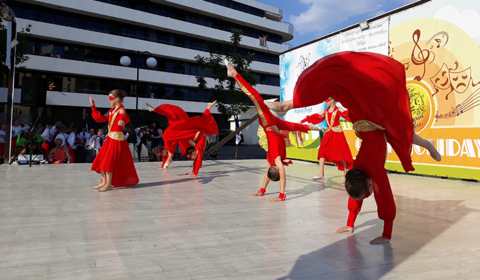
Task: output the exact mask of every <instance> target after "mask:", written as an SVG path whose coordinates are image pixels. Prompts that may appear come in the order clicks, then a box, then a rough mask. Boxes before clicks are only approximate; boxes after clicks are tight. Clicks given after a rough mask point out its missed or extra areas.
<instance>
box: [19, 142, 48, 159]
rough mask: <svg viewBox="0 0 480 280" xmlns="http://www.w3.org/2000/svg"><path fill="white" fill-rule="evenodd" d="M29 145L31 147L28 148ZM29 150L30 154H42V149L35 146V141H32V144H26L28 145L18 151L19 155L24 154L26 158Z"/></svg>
mask: <svg viewBox="0 0 480 280" xmlns="http://www.w3.org/2000/svg"><path fill="white" fill-rule="evenodd" d="M30 146H31V148H30ZM30 151H31V152H32V155H43V150H42V149H41V148H39V147H38V146H37V143H36V142H33V143H32V145H30V144H28V146H27V147H25V148H24V149H23V150H22V151H21V152H20V155H24V156H26V157H27V158H28V156H29V155H30ZM12 158H13V157H12Z"/></svg>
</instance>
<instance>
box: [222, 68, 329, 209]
mask: <svg viewBox="0 0 480 280" xmlns="http://www.w3.org/2000/svg"><path fill="white" fill-rule="evenodd" d="M225 64H226V65H227V70H228V72H227V73H228V76H229V77H232V78H233V79H235V81H236V82H237V84H238V85H239V87H240V89H242V91H243V92H244V93H245V94H246V95H247V96H248V97H249V98H250V100H252V102H253V104H254V105H255V108H256V109H257V112H258V114H259V118H258V122H259V123H260V125H261V126H262V127H263V129H264V130H265V134H266V135H267V140H268V153H267V161H268V171H267V174H266V176H265V179H264V180H263V186H262V188H260V189H259V190H258V192H257V193H254V194H252V196H262V195H264V194H265V189H266V188H267V185H268V183H269V182H270V180H272V181H280V195H279V196H278V197H277V198H273V199H270V200H269V201H282V200H285V198H286V197H287V195H286V194H285V186H286V183H287V177H286V174H285V168H284V165H289V164H290V163H292V162H291V161H290V162H284V160H286V158H287V151H286V147H285V138H286V137H287V136H288V133H289V132H290V131H302V132H308V131H309V130H320V128H318V127H317V126H314V125H312V124H308V125H304V124H298V123H291V122H287V121H284V120H282V119H279V118H277V117H275V116H273V114H272V112H270V110H269V109H268V107H267V106H266V105H265V104H264V101H263V99H262V97H261V96H260V94H259V93H258V92H257V91H256V90H255V89H254V88H252V87H251V86H250V85H249V84H248V83H247V82H246V81H245V80H244V79H243V78H242V76H240V74H238V73H237V71H236V70H235V68H233V65H231V64H230V63H229V62H228V61H227V60H225ZM280 130H284V132H283V133H282V132H280Z"/></svg>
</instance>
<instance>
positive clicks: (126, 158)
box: [90, 89, 139, 192]
mask: <svg viewBox="0 0 480 280" xmlns="http://www.w3.org/2000/svg"><path fill="white" fill-rule="evenodd" d="M125 96H127V93H126V92H124V91H122V90H119V89H115V90H112V91H111V92H110V93H109V95H108V99H109V100H110V105H111V106H112V107H113V108H112V109H110V111H108V113H106V114H105V115H102V114H100V112H99V111H98V110H97V108H96V107H95V101H93V98H92V97H91V96H90V104H91V106H92V117H93V119H94V120H95V121H96V122H99V123H100V122H108V134H107V138H106V139H105V142H104V143H103V146H102V148H101V149H100V152H99V153H98V155H97V157H96V158H95V160H94V161H93V164H92V170H94V171H96V172H97V173H100V174H101V175H102V182H101V183H100V185H98V186H95V187H94V188H95V189H98V191H100V192H104V191H108V190H111V189H112V187H113V186H115V187H129V186H134V185H136V184H138V181H139V180H138V176H137V171H136V170H135V165H134V164H133V158H132V154H131V153H130V149H129V147H128V144H127V141H126V140H125V135H124V134H123V132H122V127H123V126H124V125H126V124H127V123H129V122H130V118H129V117H128V115H127V112H126V110H125V109H124V107H123V105H122V102H123V98H124V97H125Z"/></svg>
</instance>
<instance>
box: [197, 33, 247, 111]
mask: <svg viewBox="0 0 480 280" xmlns="http://www.w3.org/2000/svg"><path fill="white" fill-rule="evenodd" d="M242 34H243V32H242V30H239V29H232V35H231V36H230V42H223V43H221V50H222V54H218V53H217V52H218V44H217V43H216V42H213V41H207V50H208V52H209V56H200V55H197V56H196V57H195V60H196V62H197V65H199V66H200V67H201V68H202V69H203V70H204V71H205V73H211V74H212V75H213V77H212V78H213V80H214V85H213V87H212V86H210V87H209V85H207V81H206V80H205V77H203V76H197V77H196V78H197V82H198V89H199V90H203V91H210V92H212V96H213V98H214V99H215V100H217V109H218V111H219V112H220V113H221V114H222V116H223V117H224V118H226V119H229V118H230V117H232V116H235V115H238V114H241V113H244V112H246V111H247V110H248V109H249V104H248V103H245V102H242V101H241V99H242V97H244V93H243V92H242V91H241V90H240V89H239V88H238V87H236V82H235V80H233V79H232V78H229V77H228V76H227V68H226V67H225V64H224V63H223V60H224V58H226V59H228V61H230V63H232V64H233V66H234V67H235V69H236V70H237V72H238V73H240V75H242V77H243V78H244V79H245V80H246V81H247V82H248V83H249V84H251V85H252V86H254V85H255V84H256V82H255V74H254V73H253V72H252V71H251V69H250V64H252V62H253V58H254V55H255V54H254V53H248V55H246V56H242V55H240V54H238V53H237V50H238V49H239V47H240V42H241V40H242V37H243V35H242Z"/></svg>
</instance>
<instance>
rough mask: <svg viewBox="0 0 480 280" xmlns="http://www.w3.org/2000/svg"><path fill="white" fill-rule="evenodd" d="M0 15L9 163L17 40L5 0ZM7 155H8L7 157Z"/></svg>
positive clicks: (13, 16)
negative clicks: (4, 27) (4, 47)
mask: <svg viewBox="0 0 480 280" xmlns="http://www.w3.org/2000/svg"><path fill="white" fill-rule="evenodd" d="M0 16H1V17H2V18H3V19H4V20H5V21H7V22H8V24H7V28H8V32H7V37H9V38H7V55H6V63H5V64H6V65H7V66H8V68H9V71H8V93H7V111H6V112H5V113H6V114H5V115H6V117H7V120H6V122H7V131H6V138H5V153H4V154H5V158H4V163H5V164H6V163H9V160H10V158H11V157H12V148H11V144H12V119H13V88H14V83H15V80H14V79H15V51H16V48H15V47H16V46H17V45H18V41H17V22H16V21H15V13H14V12H13V10H12V9H11V8H10V7H9V6H8V4H7V1H6V0H0ZM7 155H8V157H7Z"/></svg>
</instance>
